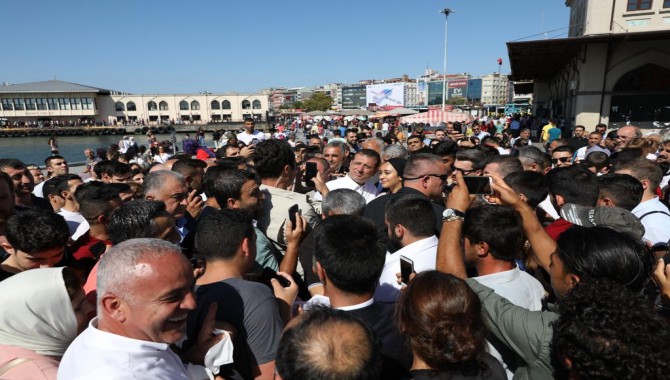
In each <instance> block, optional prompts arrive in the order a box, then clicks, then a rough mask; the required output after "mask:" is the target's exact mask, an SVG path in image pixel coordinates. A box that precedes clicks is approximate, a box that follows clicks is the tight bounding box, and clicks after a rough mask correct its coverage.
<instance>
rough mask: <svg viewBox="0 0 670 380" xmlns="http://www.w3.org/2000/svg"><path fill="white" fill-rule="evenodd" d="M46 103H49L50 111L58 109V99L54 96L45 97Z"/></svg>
mask: <svg viewBox="0 0 670 380" xmlns="http://www.w3.org/2000/svg"><path fill="white" fill-rule="evenodd" d="M47 104H48V105H49V109H50V110H52V111H54V110H57V109H58V99H56V98H49V99H47Z"/></svg>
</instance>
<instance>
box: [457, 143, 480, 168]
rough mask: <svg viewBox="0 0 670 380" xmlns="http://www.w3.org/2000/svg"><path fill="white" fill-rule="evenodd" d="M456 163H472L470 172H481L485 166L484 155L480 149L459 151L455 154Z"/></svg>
mask: <svg viewBox="0 0 670 380" xmlns="http://www.w3.org/2000/svg"><path fill="white" fill-rule="evenodd" d="M456 160H457V161H470V162H472V170H482V169H484V165H485V164H486V153H484V151H482V150H480V149H474V148H469V149H459V150H458V152H456Z"/></svg>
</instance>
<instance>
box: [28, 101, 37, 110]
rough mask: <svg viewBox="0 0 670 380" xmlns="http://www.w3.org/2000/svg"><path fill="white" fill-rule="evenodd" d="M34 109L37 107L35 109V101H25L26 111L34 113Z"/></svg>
mask: <svg viewBox="0 0 670 380" xmlns="http://www.w3.org/2000/svg"><path fill="white" fill-rule="evenodd" d="M36 109H37V107H35V99H26V110H28V111H34V110H36Z"/></svg>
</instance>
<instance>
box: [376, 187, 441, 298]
mask: <svg viewBox="0 0 670 380" xmlns="http://www.w3.org/2000/svg"><path fill="white" fill-rule="evenodd" d="M386 230H387V232H388V236H389V246H390V247H391V249H392V250H395V252H387V253H386V262H385V264H384V269H383V271H382V274H381V277H380V278H379V286H377V289H375V300H376V301H380V302H396V300H397V298H398V296H399V295H400V288H401V285H400V284H398V281H397V274H398V273H400V260H401V257H404V258H406V259H409V260H411V262H412V263H413V269H414V272H416V273H420V272H423V271H427V270H434V269H435V258H436V254H437V237H436V236H435V234H434V233H435V216H434V213H433V206H432V205H431V203H430V200H428V199H427V198H426V197H422V196H420V195H408V196H405V197H401V198H396V199H394V200H392V201H391V202H389V203H388V205H387V206H386Z"/></svg>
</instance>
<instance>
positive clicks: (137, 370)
mask: <svg viewBox="0 0 670 380" xmlns="http://www.w3.org/2000/svg"><path fill="white" fill-rule="evenodd" d="M108 253H109V254H106V255H104V256H103V257H102V259H101V260H100V267H99V269H98V284H97V291H98V293H97V309H98V316H97V318H94V319H93V320H92V321H91V323H90V324H89V327H88V328H87V329H86V330H85V331H84V332H83V333H82V334H81V335H79V336H78V337H77V339H75V340H74V342H72V344H71V345H70V347H69V348H68V349H67V351H66V352H65V355H64V356H63V359H62V360H61V362H60V366H59V368H58V378H59V379H68V380H70V379H71V380H77V379H91V378H101V377H102V378H109V379H111V378H114V379H137V378H141V379H190V378H191V377H190V376H189V370H188V369H187V367H186V366H185V365H183V364H182V358H180V357H179V356H177V354H176V353H174V352H173V351H172V350H171V349H170V345H171V344H174V343H177V342H178V341H179V340H180V339H181V338H182V337H183V336H184V332H183V331H184V327H185V325H186V317H187V315H188V313H189V311H191V310H194V309H195V306H196V302H195V295H194V292H193V283H194V277H193V267H192V265H191V264H190V263H189V261H188V260H187V259H186V257H184V256H183V255H182V253H181V250H180V249H179V247H178V246H176V245H173V244H171V243H169V242H166V241H163V240H158V239H131V240H128V241H126V242H123V243H120V244H119V245H117V246H115V247H114V248H112V249H111V250H110V251H109V252H108ZM215 312H216V308H215V307H213V308H211V309H210V310H209V313H208V316H209V317H210V319H209V320H210V321H212V319H213V315H214V313H215ZM212 322H213V321H212ZM209 326H211V327H212V328H213V327H214V326H213V323H212V324H210V325H209ZM211 331H212V330H211V329H210V330H209V331H208V333H209V334H205V333H203V334H202V336H201V337H199V339H198V341H199V343H200V345H199V346H198V350H192V351H189V352H188V353H185V354H184V359H187V360H188V359H193V360H198V359H200V360H202V359H203V358H204V352H206V351H207V350H208V349H209V348H210V347H211V346H212V345H214V344H215V343H217V342H218V341H219V340H221V339H222V338H223V335H219V336H215V335H214V334H213V333H210V332H211ZM205 335H208V336H205ZM195 378H199V379H206V378H207V377H195Z"/></svg>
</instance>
